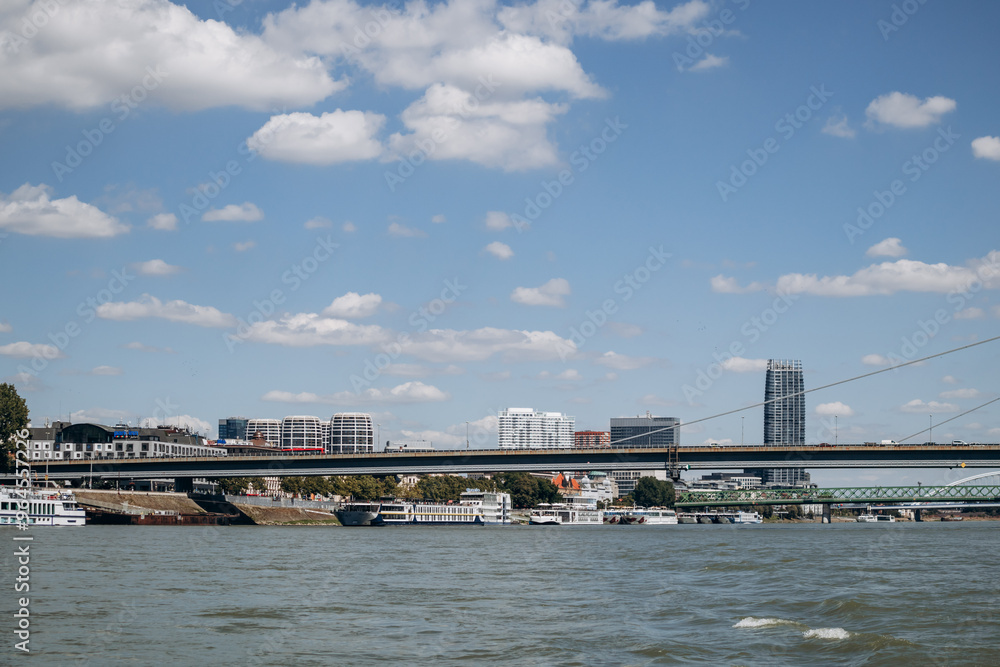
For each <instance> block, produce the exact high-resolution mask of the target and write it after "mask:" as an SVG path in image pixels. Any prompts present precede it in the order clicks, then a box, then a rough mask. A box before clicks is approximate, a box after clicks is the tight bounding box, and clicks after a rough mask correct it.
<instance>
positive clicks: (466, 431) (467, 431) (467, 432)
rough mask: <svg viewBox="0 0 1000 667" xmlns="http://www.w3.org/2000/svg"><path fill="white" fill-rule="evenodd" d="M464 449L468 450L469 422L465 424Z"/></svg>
mask: <svg viewBox="0 0 1000 667" xmlns="http://www.w3.org/2000/svg"><path fill="white" fill-rule="evenodd" d="M465 448H466V449H468V448H469V422H465Z"/></svg>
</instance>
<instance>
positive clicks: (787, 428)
mask: <svg viewBox="0 0 1000 667" xmlns="http://www.w3.org/2000/svg"><path fill="white" fill-rule="evenodd" d="M803 387H804V383H803V381H802V362H801V361H790V360H786V359H768V361H767V376H766V377H765V379H764V400H765V401H766V403H765V405H764V444H765V445H804V444H805V442H806V397H805V395H804V394H803V393H802V392H803V391H804V388H803ZM785 397H787V398H785Z"/></svg>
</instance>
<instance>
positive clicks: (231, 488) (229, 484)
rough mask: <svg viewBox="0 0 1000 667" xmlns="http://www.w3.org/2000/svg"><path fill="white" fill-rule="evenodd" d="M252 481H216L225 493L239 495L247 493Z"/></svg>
mask: <svg viewBox="0 0 1000 667" xmlns="http://www.w3.org/2000/svg"><path fill="white" fill-rule="evenodd" d="M252 481H253V478H252V477H219V478H217V479H216V480H215V483H216V484H218V485H219V488H220V489H222V492H223V493H228V494H229V495H239V494H242V493H246V490H247V489H248V488H250V484H251V483H252Z"/></svg>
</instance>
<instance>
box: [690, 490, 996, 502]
mask: <svg viewBox="0 0 1000 667" xmlns="http://www.w3.org/2000/svg"><path fill="white" fill-rule="evenodd" d="M953 500H983V501H986V500H1000V486H873V487H842V488H830V489H739V490H730V491H684V492H681V493H678V494H677V499H676V502H675V504H676V505H677V506H678V507H707V506H729V505H785V504H787V505H795V504H816V503H842V502H868V501H882V502H886V501H892V502H932V501H953Z"/></svg>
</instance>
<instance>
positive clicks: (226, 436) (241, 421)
mask: <svg viewBox="0 0 1000 667" xmlns="http://www.w3.org/2000/svg"><path fill="white" fill-rule="evenodd" d="M249 421H250V420H249V419H247V418H246V417H227V418H226V419H220V420H219V440H246V439H247V422H249ZM251 435H253V434H251Z"/></svg>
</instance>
